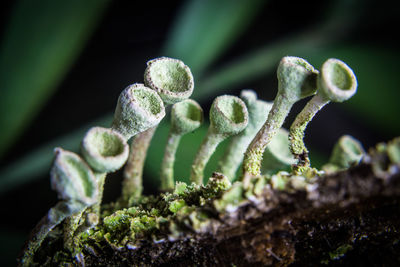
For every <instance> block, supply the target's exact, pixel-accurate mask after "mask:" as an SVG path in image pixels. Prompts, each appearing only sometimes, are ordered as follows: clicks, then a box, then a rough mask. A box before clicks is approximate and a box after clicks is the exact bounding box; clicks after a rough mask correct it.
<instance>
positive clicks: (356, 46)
mask: <svg viewBox="0 0 400 267" xmlns="http://www.w3.org/2000/svg"><path fill="white" fill-rule="evenodd" d="M306 2H307V3H306V4H305V3H304V1H296V2H295V3H290V1H277V0H270V1H261V0H251V1H249V0H247V1H245V0H243V1H239V0H236V1H231V0H220V1H216V0H189V1H162V2H160V3H157V2H154V1H111V0H88V1H81V0H70V1H61V0H57V1H52V0H36V1H33V0H19V1H3V8H2V10H1V11H0V14H1V16H0V18H1V19H0V26H1V27H0V33H1V35H0V36H1V39H0V160H1V162H0V201H1V202H0V203H1V204H0V207H1V210H0V212H1V218H2V219H1V221H0V251H1V252H0V253H1V254H0V255H1V257H0V264H1V265H2V266H8V265H11V266H12V265H14V264H15V261H14V260H15V257H16V254H17V253H18V251H19V250H20V248H21V246H22V244H23V242H24V240H25V238H26V236H27V234H28V233H29V231H30V230H31V229H32V228H33V226H34V225H35V224H36V223H37V222H38V221H39V219H40V218H41V217H42V216H44V215H45V214H46V212H47V210H48V209H49V208H50V207H51V206H53V205H54V204H55V203H56V201H57V197H56V193H55V192H53V191H51V189H50V185H49V175H48V172H49V169H50V164H51V160H52V151H53V148H54V147H55V146H62V147H63V148H66V149H70V150H73V151H78V148H79V142H80V140H81V138H82V136H83V134H84V133H85V131H86V130H87V129H88V128H90V127H91V126H95V125H102V126H107V125H109V123H110V118H111V116H112V112H113V109H114V108H115V104H116V101H117V98H118V95H119V93H120V92H121V90H123V89H124V88H125V87H126V86H127V85H129V84H131V83H134V82H143V73H144V69H145V67H146V61H147V60H149V59H152V58H155V57H158V56H170V57H175V58H179V59H181V60H183V61H184V62H185V63H186V64H187V65H188V66H189V67H190V68H191V69H192V72H193V74H194V77H195V93H194V94H193V98H194V99H196V100H197V101H199V102H200V104H201V105H202V107H203V108H204V110H205V111H206V117H208V108H209V106H210V104H211V102H212V100H213V98H214V97H216V96H217V95H220V94H223V93H229V94H234V95H239V93H240V90H241V89H247V88H252V89H254V90H256V91H257V93H258V95H259V97H260V98H262V99H264V100H269V101H272V100H273V99H274V97H275V94H276V91H277V80H276V73H275V70H276V66H277V64H278V62H279V59H280V58H281V57H283V56H285V55H293V56H300V57H304V58H306V59H307V60H308V61H309V62H310V63H311V64H313V65H314V66H315V67H316V68H319V67H320V66H321V64H322V62H323V61H324V60H326V59H327V58H329V57H336V58H339V59H342V60H343V61H345V62H346V63H348V65H349V66H350V67H352V68H353V70H354V72H355V73H356V75H357V78H358V82H359V87H358V92H357V94H356V95H355V96H354V97H353V98H352V99H350V100H349V101H347V102H346V103H343V104H335V103H334V104H329V105H328V106H326V107H325V108H324V109H323V110H322V111H320V112H319V113H318V115H317V116H316V118H314V120H313V121H312V122H311V124H310V125H309V127H308V129H307V133H306V139H305V141H306V144H307V146H308V147H309V149H310V151H311V159H312V163H313V164H314V165H315V166H320V164H321V163H323V162H324V161H326V160H327V159H328V157H329V153H330V150H331V149H332V146H333V144H334V143H335V140H337V139H338V138H339V137H340V136H341V135H343V134H350V135H353V136H354V137H356V138H357V139H359V140H360V141H361V142H362V143H363V144H364V147H365V148H368V147H370V146H372V145H374V144H375V143H377V142H380V141H387V140H389V139H391V138H393V137H395V136H397V135H399V133H400V123H399V122H400V119H399V118H398V116H399V115H400V112H399V111H400V108H399V107H398V105H399V104H398V101H399V99H400V90H399V89H398V85H399V84H400V83H399V81H400V75H399V73H398V63H397V62H398V60H399V59H400V55H399V53H398V47H399V42H398V41H397V40H396V39H398V38H395V35H396V33H398V26H399V17H398V14H397V11H396V9H395V8H393V7H392V6H391V1H362V0H359V1H357V0H353V1H339V0H338V1H306ZM306 101H307V100H305V101H302V102H300V103H298V104H296V105H295V106H294V108H293V109H292V112H291V113H290V117H289V118H288V119H287V120H286V123H285V127H288V126H290V123H291V122H292V121H293V118H294V116H295V115H296V114H297V112H299V111H300V110H301V109H302V107H303V106H304V104H305V102H306ZM206 128H207V126H206V125H205V126H204V127H203V128H202V129H200V130H199V131H196V132H195V133H193V134H190V135H188V136H187V137H184V138H183V143H182V144H181V146H180V148H179V151H178V155H177V164H176V168H175V172H176V179H178V180H185V179H187V176H188V174H189V168H190V164H191V160H192V159H193V156H194V153H195V152H196V150H197V148H198V147H199V145H200V142H201V140H202V138H203V136H204V134H205V131H206ZM167 132H168V118H166V119H164V122H163V123H162V124H161V125H160V127H159V129H158V130H157V133H156V137H155V138H154V142H153V143H152V145H151V147H150V153H149V157H148V160H147V163H146V168H145V181H144V184H145V192H146V193H151V192H155V191H156V189H157V185H158V177H157V174H158V169H159V164H160V161H161V157H162V154H163V148H164V144H165V141H166V134H167ZM223 145H226V142H224V144H223ZM220 155H221V149H220V150H219V151H218V153H216V155H215V156H214V157H213V158H212V159H211V161H212V164H210V166H209V167H208V168H207V173H210V172H211V171H212V169H213V167H215V165H216V162H217V160H218V156H220ZM120 182H121V178H120V172H117V173H115V174H112V175H110V177H108V179H107V181H106V191H105V199H106V201H111V200H113V199H115V198H116V197H118V195H119V192H120V187H119V184H120Z"/></svg>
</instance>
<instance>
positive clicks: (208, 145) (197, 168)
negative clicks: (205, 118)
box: [190, 127, 227, 184]
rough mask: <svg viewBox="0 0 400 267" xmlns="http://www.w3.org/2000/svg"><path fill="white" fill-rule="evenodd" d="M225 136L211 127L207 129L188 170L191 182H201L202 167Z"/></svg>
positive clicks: (203, 167)
mask: <svg viewBox="0 0 400 267" xmlns="http://www.w3.org/2000/svg"><path fill="white" fill-rule="evenodd" d="M226 137H227V136H226V135H223V134H219V133H216V132H215V130H214V129H213V128H212V127H210V128H209V129H208V132H207V135H206V137H205V138H204V140H203V142H202V144H201V146H200V148H199V150H198V152H197V154H196V157H195V159H194V161H193V164H192V168H191V172H190V180H191V181H192V182H195V183H197V184H203V176H204V169H205V167H206V165H207V162H208V160H209V159H210V157H211V156H212V154H213V153H214V151H215V149H216V148H217V146H218V145H219V144H220V143H221V142H222V141H223V140H225V138H226Z"/></svg>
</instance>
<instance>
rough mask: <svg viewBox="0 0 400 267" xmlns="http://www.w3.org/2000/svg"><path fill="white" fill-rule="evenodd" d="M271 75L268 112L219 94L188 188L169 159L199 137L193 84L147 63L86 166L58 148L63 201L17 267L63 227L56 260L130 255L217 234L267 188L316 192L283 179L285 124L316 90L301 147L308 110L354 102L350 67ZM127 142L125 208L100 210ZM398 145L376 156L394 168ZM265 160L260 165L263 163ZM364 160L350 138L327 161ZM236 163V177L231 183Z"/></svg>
mask: <svg viewBox="0 0 400 267" xmlns="http://www.w3.org/2000/svg"><path fill="white" fill-rule="evenodd" d="M277 76H278V82H279V87H278V93H277V96H276V98H275V100H274V103H273V105H272V107H271V105H270V104H269V103H268V102H264V101H261V100H259V99H257V95H256V94H255V93H254V92H253V91H250V90H243V91H242V93H241V98H242V99H243V100H242V99H240V98H238V97H235V96H228V95H224V96H219V97H217V98H216V99H215V100H214V101H213V103H212V106H211V109H210V126H209V128H208V133H207V135H206V136H205V138H204V140H203V143H202V144H201V146H200V149H199V151H198V153H197V154H196V156H195V158H194V160H193V164H192V166H191V175H190V179H191V182H192V183H191V184H186V183H184V182H180V181H177V182H175V181H174V176H173V162H174V157H175V152H176V149H177V146H178V142H179V139H180V138H181V136H182V135H183V134H185V133H188V132H191V131H193V130H195V129H196V128H197V127H199V126H200V124H201V122H202V120H203V114H202V109H201V107H200V106H199V104H198V103H197V102H195V101H194V100H190V99H187V98H188V97H189V96H190V95H191V93H192V91H193V85H194V83H193V77H192V74H191V73H190V70H189V68H188V67H187V66H186V65H184V64H183V62H181V61H179V60H175V59H170V58H158V59H155V60H152V61H149V62H148V67H147V69H146V71H145V84H146V86H145V85H143V84H137V83H136V84H133V85H130V86H128V87H127V88H126V89H125V90H124V91H123V92H122V93H121V95H120V97H119V99H118V104H117V108H116V111H115V116H114V121H113V123H112V127H111V128H110V129H107V128H102V127H93V128H91V129H90V130H89V131H88V132H87V134H86V135H85V137H84V139H83V142H82V150H81V155H82V156H83V159H82V158H81V157H80V156H79V155H78V154H75V153H72V152H68V151H64V150H62V149H61V148H57V149H56V157H55V161H54V164H53V168H52V171H51V181H52V187H53V189H55V190H56V191H57V192H58V195H59V198H60V200H61V201H60V202H59V203H58V204H57V205H56V206H54V207H53V208H51V209H50V211H49V212H48V214H47V215H46V216H45V217H44V219H42V221H41V222H40V223H39V225H38V227H36V228H35V231H34V232H33V235H32V236H34V238H33V239H32V240H31V241H30V242H28V244H27V246H26V248H25V254H24V256H23V257H22V258H20V261H19V263H20V264H21V265H22V266H30V265H32V264H34V257H35V253H36V252H37V250H38V249H40V247H41V244H42V242H43V240H45V238H48V234H49V233H50V232H51V231H52V230H53V229H54V228H55V227H57V225H59V224H61V223H62V222H63V221H64V224H63V226H64V228H63V229H64V236H63V237H62V238H63V240H62V241H63V248H62V249H61V252H60V253H61V254H62V255H68V256H63V257H64V258H62V257H61V260H59V258H57V260H55V261H56V262H57V263H66V262H63V260H62V259H65V258H66V257H69V256H70V257H71V259H74V261H77V262H80V263H82V262H81V261H80V260H81V257H83V256H82V255H83V254H82V253H81V252H82V251H83V250H84V249H86V250H87V249H89V250H90V249H92V248H93V247H92V246H99V247H100V246H102V245H100V244H104V243H106V244H108V245H109V246H110V247H111V248H113V249H115V250H121V249H122V248H124V247H126V248H128V249H132V250H134V249H136V248H138V247H139V246H140V244H141V243H140V242H141V241H143V240H144V239H146V240H152V241H153V242H154V243H161V242H165V241H166V240H168V241H173V240H176V239H178V238H180V237H182V236H184V235H185V233H187V231H188V229H190V231H191V233H196V234H198V233H209V231H210V230H211V229H213V227H215V226H212V225H211V221H212V220H213V218H216V217H218V216H219V215H220V214H230V213H233V212H235V211H236V210H237V209H238V208H240V207H241V206H242V205H247V204H249V203H250V202H252V203H257V202H258V203H261V202H262V201H265V195H264V194H263V193H265V192H266V191H268V192H269V193H270V194H271V192H273V191H271V190H282V191H285V192H294V191H296V190H308V189H309V188H313V182H314V181H315V179H316V177H317V176H321V175H323V172H319V171H310V170H306V171H304V172H301V173H296V172H295V171H294V172H292V173H289V172H286V170H287V169H288V168H289V166H290V165H291V164H293V163H295V162H296V161H295V159H294V158H293V155H292V154H290V153H289V151H290V150H289V146H290V147H294V149H292V152H294V154H295V155H296V153H297V152H296V151H297V150H296V151H294V150H295V149H296V143H293V140H294V139H293V138H292V137H290V138H288V135H289V134H288V132H287V131H286V130H285V129H283V128H281V126H282V124H283V122H284V120H285V117H286V116H287V114H288V113H289V111H290V109H291V107H292V105H293V104H294V103H295V102H297V101H298V100H300V99H302V98H305V97H307V96H311V95H313V94H315V92H316V90H317V88H318V93H317V95H316V96H314V97H313V98H312V100H311V101H310V102H309V103H308V104H307V105H306V107H305V109H304V110H306V111H304V110H303V111H302V112H301V113H300V114H299V116H298V117H297V118H296V120H295V122H294V123H293V124H292V127H291V129H290V135H291V136H293V135H295V136H300V137H301V142H303V140H302V137H303V135H299V134H298V133H297V132H296V131H299V130H300V131H303V132H304V129H305V125H307V123H308V121H309V120H308V118H312V117H313V116H314V115H315V113H316V112H314V111H315V110H318V109H319V108H314V109H313V108H310V106H318V103H320V102H321V103H322V102H323V101H325V102H327V101H328V102H329V101H344V100H345V99H347V98H349V97H351V95H352V94H354V92H355V88H356V80H355V76H354V74H353V73H352V71H351V70H350V71H349V68H348V67H347V65H345V64H344V63H343V62H341V61H339V60H336V59H329V60H327V61H326V62H325V63H324V64H323V66H322V71H321V73H320V74H319V72H318V71H317V70H315V69H314V68H313V67H312V66H311V65H310V64H309V63H308V62H307V61H305V60H304V59H301V58H297V57H284V58H283V59H282V60H281V62H280V64H279V67H278V72H277ZM147 86H148V87H150V88H148V87H147ZM164 104H165V105H170V104H174V106H173V107H172V112H171V128H170V133H169V141H168V143H167V146H166V152H165V157H164V161H163V164H162V173H161V180H162V183H161V189H162V190H163V191H164V192H163V193H161V194H159V195H158V196H142V195H141V192H142V180H141V176H142V170H143V162H144V160H145V157H146V151H147V148H148V145H149V143H150V140H151V139H152V136H153V134H154V131H155V129H156V127H157V124H158V123H159V122H160V120H161V119H162V118H163V117H164V115H165V110H164V109H165V108H164ZM310 109H311V110H312V111H311V112H310ZM306 113H307V114H308V115H307V114H306ZM304 114H306V115H304ZM310 114H312V115H310ZM304 118H305V119H304ZM135 135H136V136H135ZM232 135H236V136H235V137H234V138H233V139H232V143H231V146H230V148H229V150H228V152H227V153H226V155H228V156H225V158H224V159H223V160H221V161H220V166H219V169H220V170H222V173H219V172H214V173H213V175H212V177H210V178H209V180H208V182H207V183H206V184H205V185H203V171H204V168H205V166H206V164H207V162H208V160H209V159H210V157H211V155H212V154H213V152H214V150H215V148H216V147H217V146H218V144H219V143H220V142H221V141H222V140H224V139H226V138H227V137H229V136H232ZM132 136H135V140H133V142H132V146H131V149H130V151H129V152H130V156H129V159H128V163H127V167H126V169H125V180H124V181H123V190H122V192H123V193H122V198H121V199H122V201H121V200H120V201H117V202H114V203H110V204H107V205H104V204H103V205H102V206H101V197H102V192H103V186H104V181H105V178H106V174H107V173H108V172H112V171H116V170H118V169H119V168H121V167H122V165H123V164H124V163H125V161H126V158H127V155H128V145H127V140H128V139H129V138H131V137H132ZM289 139H290V140H291V141H292V143H291V144H289ZM251 140H252V141H251ZM399 140H400V139H395V140H393V141H392V142H390V143H388V145H387V146H383V145H382V146H380V148H377V150H376V151H375V153H376V154H377V155H378V156H382V153H385V155H387V157H389V159H390V161H392V162H394V164H399V161H400V159H399V158H400V157H399V155H400V153H399V151H400V149H399V147H400V145H399V143H400V141H399ZM250 141H251V142H250ZM296 142H300V141H296ZM303 145H304V144H303ZM304 147H305V146H304ZM302 151H303V152H304V150H302ZM382 151H383V152H382ZM243 154H244V155H243ZM263 155H264V160H265V162H264V163H263V166H261V162H262V157H263ZM363 155H364V151H363V150H362V147H361V145H358V144H357V142H356V141H354V140H353V139H351V138H350V137H343V138H341V139H340V140H339V143H338V144H337V145H336V146H335V148H334V152H333V154H332V157H331V160H330V161H331V162H330V164H334V165H335V166H336V168H337V169H342V168H343V169H345V168H348V167H350V166H352V165H354V164H357V163H358V162H359V161H360V160H361V157H362V156H363ZM242 160H243V177H242V180H241V181H237V182H235V183H233V184H232V183H231V181H232V180H233V179H234V174H235V172H236V170H237V168H238V166H239V164H240V163H241V162H242ZM363 160H364V161H367V160H369V159H368V158H365V159H363ZM396 162H397V163H396ZM391 166H392V165H390V166H389V167H390V168H391ZM396 166H397V165H396ZM261 167H262V168H261ZM385 167H386V166H383V167H382V166H375V167H374V171H376V173H378V174H377V175H382V177H384V175H385V174H386V173H385V170H384V168H385ZM261 170H262V172H263V173H262V175H261ZM127 174H128V176H126V175H127ZM310 190H311V189H310ZM100 208H101V209H100ZM214 221H215V220H214ZM57 234H58V233H55V235H54V236H57ZM52 238H53V237H52ZM55 257H57V256H55Z"/></svg>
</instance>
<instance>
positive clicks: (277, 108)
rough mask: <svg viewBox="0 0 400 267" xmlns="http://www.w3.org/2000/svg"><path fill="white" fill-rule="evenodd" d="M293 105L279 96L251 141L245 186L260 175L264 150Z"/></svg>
mask: <svg viewBox="0 0 400 267" xmlns="http://www.w3.org/2000/svg"><path fill="white" fill-rule="evenodd" d="M293 104H294V102H293V101H291V100H290V99H288V98H287V97H286V96H285V95H282V94H277V96H276V98H275V100H274V104H273V106H272V108H271V111H270V112H269V114H268V118H267V121H266V122H265V124H264V125H263V126H262V127H261V129H260V131H258V133H257V135H256V136H255V137H254V139H253V140H252V141H251V143H250V145H249V146H248V148H247V150H246V153H245V155H244V160H243V177H242V181H243V183H244V184H245V185H247V184H248V183H249V182H250V178H251V177H253V176H257V175H260V169H261V161H262V156H263V153H264V150H265V148H266V147H267V145H268V144H269V143H270V142H271V139H272V137H274V136H275V134H276V133H277V131H278V130H279V128H281V127H282V124H283V122H284V121H285V118H286V116H287V114H288V113H289V111H290V109H291V107H292V106H293Z"/></svg>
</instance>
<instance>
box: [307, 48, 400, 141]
mask: <svg viewBox="0 0 400 267" xmlns="http://www.w3.org/2000/svg"><path fill="white" fill-rule="evenodd" d="M331 57H333V58H339V59H341V60H343V61H344V62H346V63H347V64H348V65H349V66H350V67H351V68H352V69H353V71H354V73H355V74H356V76H357V81H358V89H357V93H356V94H355V95H354V96H353V97H352V98H351V99H349V100H348V101H346V102H345V103H343V104H341V105H343V106H344V107H346V109H347V110H349V111H351V112H352V113H353V115H357V117H358V118H359V119H360V120H362V121H363V123H364V124H366V125H369V126H370V128H371V129H376V131H377V132H380V133H384V134H386V135H388V137H394V136H396V135H398V134H399V133H400V118H399V110H400V109H399V99H400V90H399V88H398V87H399V84H400V76H399V74H398V62H399V60H400V53H399V52H398V51H397V50H395V49H393V50H391V49H388V48H387V47H380V46H363V45H359V44H347V45H340V46H335V47H332V48H331V49H326V50H325V51H323V52H321V53H315V54H313V55H312V56H310V62H311V63H312V64H314V65H315V66H316V67H318V68H319V66H321V65H322V63H323V62H324V61H325V60H326V59H327V58H331Z"/></svg>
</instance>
